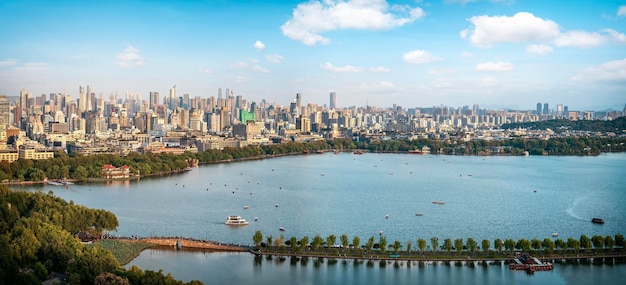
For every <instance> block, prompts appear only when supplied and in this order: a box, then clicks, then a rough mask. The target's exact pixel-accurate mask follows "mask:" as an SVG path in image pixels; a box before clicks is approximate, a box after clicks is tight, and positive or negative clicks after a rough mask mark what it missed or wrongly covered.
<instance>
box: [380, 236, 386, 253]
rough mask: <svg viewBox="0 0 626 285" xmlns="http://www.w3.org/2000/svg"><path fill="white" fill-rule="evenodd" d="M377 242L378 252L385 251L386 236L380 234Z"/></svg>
mask: <svg viewBox="0 0 626 285" xmlns="http://www.w3.org/2000/svg"><path fill="white" fill-rule="evenodd" d="M378 244H379V245H380V252H382V253H385V251H387V238H386V237H385V236H380V239H378Z"/></svg>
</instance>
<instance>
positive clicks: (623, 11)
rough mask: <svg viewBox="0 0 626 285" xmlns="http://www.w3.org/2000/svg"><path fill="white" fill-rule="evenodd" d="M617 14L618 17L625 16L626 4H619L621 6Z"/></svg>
mask: <svg viewBox="0 0 626 285" xmlns="http://www.w3.org/2000/svg"><path fill="white" fill-rule="evenodd" d="M617 16H618V17H624V16H626V5H624V6H619V8H618V9H617Z"/></svg>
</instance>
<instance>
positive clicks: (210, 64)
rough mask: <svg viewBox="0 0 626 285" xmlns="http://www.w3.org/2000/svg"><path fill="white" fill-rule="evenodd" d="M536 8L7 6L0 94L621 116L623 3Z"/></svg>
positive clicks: (625, 51)
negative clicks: (554, 110) (556, 110)
mask: <svg viewBox="0 0 626 285" xmlns="http://www.w3.org/2000/svg"><path fill="white" fill-rule="evenodd" d="M544 2H545V1H524V2H521V1H479V0H477V1H471V0H460V1H455V0H447V1H381V0H361V1H335V0H328V1H265V2H264V3H262V4H261V3H258V2H257V1H208V2H206V3H205V2H202V1H189V2H185V3H175V2H170V1H157V2H154V1H153V2H150V3H147V2H144V1H138V2H132V3H127V2H126V1H119V2H118V1H109V2H106V3H94V2H60V3H48V2H46V1H4V3H2V4H0V8H1V9H2V10H3V11H5V13H4V14H5V15H6V16H5V17H3V18H2V19H0V23H1V25H0V35H2V36H3V38H4V40H5V43H6V44H5V45H2V46H0V94H3V95H7V96H16V95H18V94H19V92H20V91H21V90H22V88H25V89H26V90H28V91H29V92H32V93H33V95H34V96H38V95H40V94H48V93H59V92H63V91H65V92H66V93H67V94H70V95H72V96H73V97H74V98H78V97H79V94H78V93H79V90H78V86H91V87H92V90H93V92H95V93H96V94H100V93H102V94H103V95H104V97H105V98H108V96H109V95H110V94H114V93H116V92H118V93H119V94H120V95H122V96H123V94H125V93H127V92H132V93H134V94H136V93H140V94H141V96H142V99H143V100H148V98H149V94H150V92H158V93H159V94H161V97H163V96H164V95H165V94H168V91H169V89H170V88H171V86H173V85H177V86H178V88H177V93H178V95H179V96H182V95H183V94H190V96H191V97H195V96H200V97H203V98H206V97H210V96H214V97H217V96H218V94H217V93H218V88H222V89H226V88H230V90H233V91H234V93H235V94H236V95H242V96H244V97H246V98H248V99H249V100H250V101H257V102H259V101H261V100H263V99H266V100H268V101H273V102H280V103H281V104H284V105H287V104H288V103H289V102H291V101H293V100H294V99H295V94H298V93H300V94H302V104H303V105H305V104H306V103H308V102H311V103H315V104H319V105H325V104H329V94H330V93H331V92H336V100H337V106H338V107H347V106H365V105H371V106H380V107H390V106H392V105H393V104H397V105H400V106H403V107H416V106H439V105H442V104H443V105H449V106H464V105H472V104H480V105H481V106H502V107H517V108H519V109H526V110H533V109H534V108H535V104H536V103H537V102H541V103H545V102H548V103H550V106H556V105H557V104H564V105H567V106H569V109H570V110H605V109H616V110H622V109H623V106H624V103H625V100H624V99H626V96H624V95H625V94H626V48H625V44H626V35H624V32H625V30H624V28H623V26H625V23H626V1H610V2H609V1H606V2H605V1H602V2H597V3H596V2H587V1H572V2H568V3H567V4H562V3H559V2H558V1H555V2H550V3H544ZM161 99H162V98H161Z"/></svg>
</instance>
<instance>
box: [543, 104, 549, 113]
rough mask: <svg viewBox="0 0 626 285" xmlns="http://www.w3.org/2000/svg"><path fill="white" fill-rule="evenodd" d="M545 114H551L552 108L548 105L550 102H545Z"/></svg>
mask: <svg viewBox="0 0 626 285" xmlns="http://www.w3.org/2000/svg"><path fill="white" fill-rule="evenodd" d="M543 114H544V115H548V114H550V108H549V106H548V103H543Z"/></svg>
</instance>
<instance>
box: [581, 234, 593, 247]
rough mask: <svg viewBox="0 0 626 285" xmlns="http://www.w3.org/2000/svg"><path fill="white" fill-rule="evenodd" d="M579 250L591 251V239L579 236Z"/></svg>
mask: <svg viewBox="0 0 626 285" xmlns="http://www.w3.org/2000/svg"><path fill="white" fill-rule="evenodd" d="M580 248H582V249H585V250H588V249H591V239H589V237H588V236H586V235H580Z"/></svg>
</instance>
